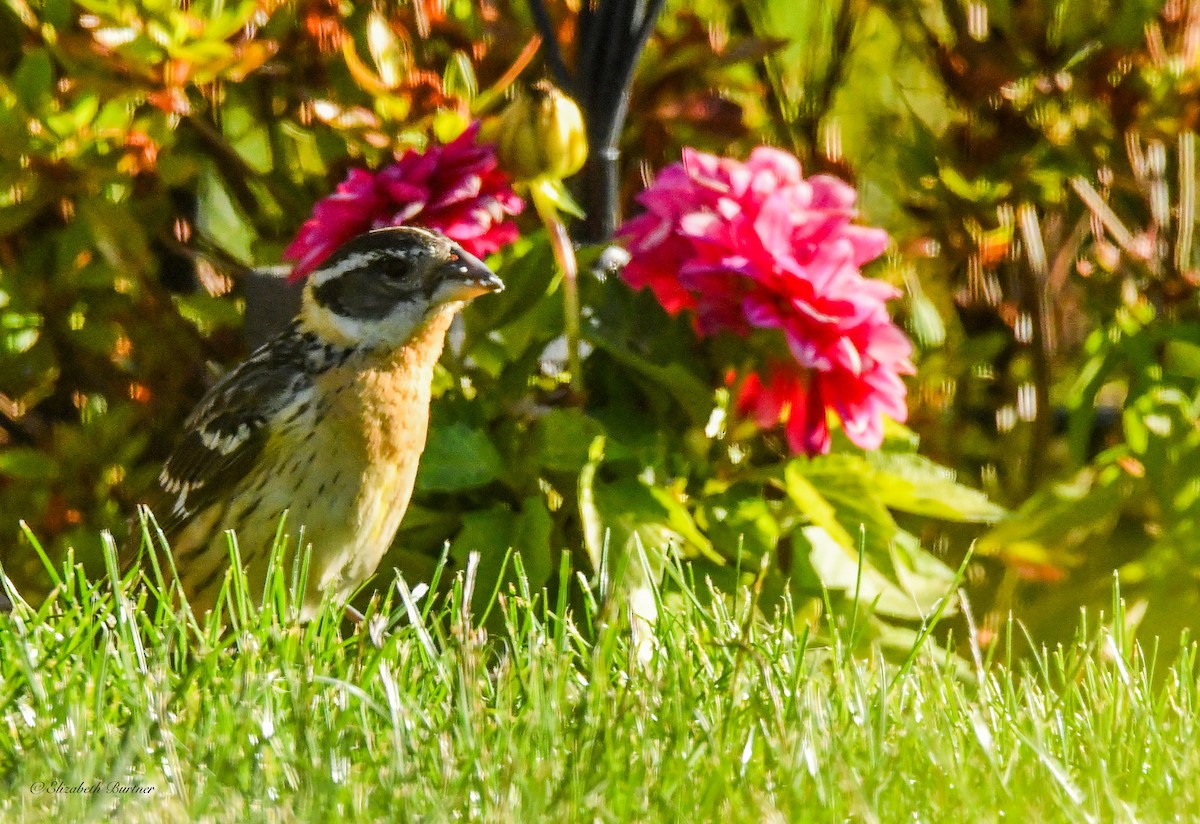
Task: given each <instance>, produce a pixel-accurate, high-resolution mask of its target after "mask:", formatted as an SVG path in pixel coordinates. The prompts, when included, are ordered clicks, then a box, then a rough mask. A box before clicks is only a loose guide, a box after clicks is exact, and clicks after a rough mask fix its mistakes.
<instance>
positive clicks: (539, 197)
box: [531, 184, 583, 398]
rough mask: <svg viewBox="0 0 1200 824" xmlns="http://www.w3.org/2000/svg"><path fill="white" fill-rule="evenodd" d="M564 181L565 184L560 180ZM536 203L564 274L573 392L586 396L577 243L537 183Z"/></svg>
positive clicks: (564, 309)
mask: <svg viewBox="0 0 1200 824" xmlns="http://www.w3.org/2000/svg"><path fill="white" fill-rule="evenodd" d="M560 185H561V184H560ZM531 194H532V195H533V205H534V207H535V208H536V209H537V213H538V216H539V217H541V219H542V223H544V224H545V225H546V231H547V232H548V233H549V235H550V249H551V250H552V251H553V252H554V260H555V262H556V263H557V264H558V268H559V270H561V271H562V274H563V330H564V332H565V333H566V337H567V371H568V373H569V374H570V376H571V394H572V395H574V396H575V397H576V398H581V397H582V396H583V362H582V361H581V360H580V357H579V265H578V263H577V262H576V260H575V246H574V244H572V243H571V236H570V235H569V234H568V233H567V225H566V223H564V222H563V219H562V217H561V216H560V215H559V212H558V207H557V206H556V204H555V203H554V202H553V199H552V198H551V197H548V196H547V192H546V190H545V189H544V188H543V187H542V186H540V185H537V184H535V185H534V186H532V187H531Z"/></svg>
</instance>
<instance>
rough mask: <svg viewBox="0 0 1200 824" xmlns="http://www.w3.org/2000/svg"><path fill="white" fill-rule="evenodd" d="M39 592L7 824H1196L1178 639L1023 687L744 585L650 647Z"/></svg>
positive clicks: (926, 647)
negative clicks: (874, 644) (172, 610)
mask: <svg viewBox="0 0 1200 824" xmlns="http://www.w3.org/2000/svg"><path fill="white" fill-rule="evenodd" d="M56 574H57V577H58V578H59V581H58V591H57V595H56V596H55V597H54V598H52V599H51V600H50V601H48V602H47V604H46V605H45V606H43V607H42V608H41V609H40V610H39V611H38V612H36V613H35V612H33V611H32V610H29V609H27V608H25V607H24V606H23V605H18V608H17V609H16V611H15V612H14V613H13V614H11V615H0V821H4V822H10V821H18V822H19V821H37V822H43V821H59V822H74V821H85V820H119V821H184V820H206V821H239V822H240V821H321V822H325V821H340V820H352V821H359V822H364V821H390V820H396V821H407V820H428V821H450V820H480V821H505V822H508V821H519V822H525V821H747V822H750V821H753V822H760V821H840V820H847V819H852V820H863V821H995V820H1000V819H1004V820H1013V821H1105V822H1107V821H1125V820H1128V821H1135V820H1139V821H1156V820H1168V819H1188V818H1191V817H1193V816H1195V815H1196V811H1197V810H1200V747H1197V743H1196V742H1197V734H1198V733H1200V729H1198V726H1197V720H1198V717H1200V716H1198V712H1197V692H1198V688H1197V669H1196V649H1195V647H1194V646H1192V645H1191V644H1184V646H1183V649H1184V651H1183V653H1181V655H1180V656H1179V658H1178V659H1177V660H1176V661H1174V662H1170V663H1167V662H1155V661H1154V660H1153V655H1151V654H1148V653H1145V652H1143V651H1142V650H1141V649H1140V648H1139V647H1138V646H1136V645H1135V644H1133V643H1131V642H1130V641H1128V639H1126V638H1124V637H1123V636H1122V633H1121V632H1120V631H1119V630H1115V631H1110V630H1108V629H1105V628H1104V627H1095V628H1093V629H1092V630H1088V629H1086V628H1085V629H1083V630H1082V631H1081V635H1080V641H1079V642H1078V643H1077V644H1075V645H1073V646H1071V647H1069V648H1062V649H1057V650H1053V651H1049V652H1046V653H1044V654H1042V655H1040V656H1037V657H1036V658H1034V659H1033V660H1032V661H1029V662H1028V663H1027V665H1025V666H1020V667H1018V666H1017V665H1016V664H1014V663H1013V662H1011V661H1007V660H1004V656H1003V653H999V654H998V655H997V656H996V658H997V659H999V660H986V659H983V658H981V657H979V656H978V654H977V653H978V651H975V652H976V655H974V656H972V655H968V656H966V658H965V659H947V658H946V657H945V656H943V655H941V654H940V653H939V651H938V650H937V648H936V647H934V646H933V645H932V644H930V643H929V642H928V641H926V642H923V643H922V645H921V646H920V647H919V648H917V649H915V650H914V653H915V654H914V655H912V656H910V657H909V659H908V661H907V662H905V663H904V664H899V665H898V664H895V663H887V662H885V661H884V660H883V658H882V656H880V655H877V654H876V655H869V656H867V657H866V658H862V657H855V656H852V655H850V654H849V653H848V652H847V650H848V649H849V648H850V647H851V644H850V643H849V640H851V639H847V638H845V637H844V632H845V631H844V630H829V629H823V630H822V631H821V632H820V633H817V634H813V635H809V634H808V633H807V632H804V631H800V632H797V629H796V626H797V622H796V621H795V620H794V618H793V617H792V616H790V615H789V614H787V611H786V610H785V611H784V612H782V613H780V614H778V615H776V616H775V617H773V618H769V619H765V618H761V617H759V618H755V617H754V615H753V610H752V609H751V607H750V599H751V594H750V593H748V592H747V593H743V597H741V598H738V599H733V598H719V597H718V598H713V597H710V593H708V592H706V591H705V588H704V587H703V586H699V587H697V588H696V589H689V588H688V587H687V586H684V585H681V586H679V587H676V589H678V592H677V593H676V594H674V595H672V596H670V597H669V603H668V604H666V606H665V607H664V608H663V609H662V611H661V615H660V618H659V620H658V622H657V624H656V625H655V627H654V628H653V631H652V636H651V637H649V638H648V637H645V636H643V637H642V638H640V639H634V638H631V634H630V631H629V628H628V622H627V621H625V620H623V616H622V615H621V613H620V610H612V612H611V614H610V613H609V612H608V611H606V610H605V609H604V608H602V607H600V606H597V605H596V604H595V603H591V604H588V605H587V606H585V607H584V608H583V609H581V610H578V611H577V614H575V615H574V616H567V617H566V619H565V620H559V619H558V618H556V617H555V614H556V613H559V614H561V613H562V612H565V611H566V610H565V607H564V606H563V605H562V604H550V605H547V604H546V603H545V601H544V600H543V599H538V598H535V597H532V594H531V593H529V592H525V591H521V588H520V587H519V586H518V587H517V588H515V589H508V590H506V591H504V592H501V593H500V595H499V597H497V598H495V599H494V600H493V602H492V610H493V614H492V615H491V617H490V624H489V625H490V626H492V627H494V628H493V629H492V630H491V631H490V632H484V631H483V630H481V629H479V628H478V627H479V622H478V621H477V620H476V617H475V616H474V615H473V614H471V611H470V610H469V609H467V608H466V607H464V604H468V603H471V600H472V599H471V592H470V589H471V588H472V586H473V581H472V578H471V576H470V574H464V573H458V574H457V576H455V577H454V578H453V580H452V582H451V583H450V585H449V586H448V587H444V588H443V591H444V590H445V589H447V588H448V590H449V593H448V595H447V596H445V597H444V598H435V597H433V596H432V595H431V594H430V593H429V591H427V590H425V588H424V587H418V588H417V590H416V591H415V592H413V591H410V590H409V589H408V587H407V586H406V585H405V584H403V583H402V582H397V585H396V586H394V587H392V588H391V594H390V596H389V597H387V598H386V599H384V601H383V602H381V603H380V604H379V605H378V608H377V609H372V610H370V611H368V617H367V621H366V622H365V623H364V625H363V628H362V630H360V631H359V632H357V633H355V632H349V631H347V630H346V629H345V628H344V627H343V626H342V622H341V620H340V617H339V616H338V615H337V614H336V612H335V611H334V610H333V609H332V608H331V609H330V610H329V611H328V612H327V613H326V614H325V615H324V616H323V617H322V618H321V619H319V620H317V621H315V622H312V623H310V624H308V625H305V626H300V625H298V624H296V623H295V621H294V620H292V619H291V618H289V614H290V612H291V610H290V608H289V607H288V606H287V604H286V598H285V591H286V586H285V576H284V575H282V574H278V575H275V576H274V577H273V585H272V593H271V595H272V597H271V598H270V599H269V603H268V606H267V607H266V608H265V609H263V610H262V611H260V612H259V611H255V610H253V609H251V608H250V606H249V604H248V603H247V602H248V600H249V599H247V598H246V597H245V593H244V592H243V591H242V590H241V589H240V588H239V587H238V586H237V582H236V581H235V582H234V583H235V586H234V588H233V589H232V590H231V592H230V595H231V601H232V602H233V604H234V608H233V610H232V618H231V619H230V623H231V628H230V629H229V630H228V631H227V632H225V633H223V634H221V633H219V632H218V631H217V630H216V629H215V627H212V628H209V629H208V630H201V629H200V628H198V627H196V626H194V625H193V624H191V623H190V622H188V621H186V620H183V619H181V618H178V617H174V616H173V615H171V614H168V613H167V612H166V611H165V610H160V609H159V608H156V607H147V606H145V604H144V596H140V595H138V594H137V593H136V592H132V591H130V592H127V591H125V589H124V587H118V588H114V587H113V585H112V584H111V583H110V582H109V581H100V582H89V581H86V580H85V579H84V578H83V577H82V573H81V572H79V571H78V570H74V569H72V568H71V567H70V565H69V563H68V564H66V565H64V566H63V567H62V568H60V569H59V570H58V571H57V573H56ZM563 574H564V576H567V575H569V573H568V572H567V571H565V570H564V573H563ZM697 590H698V591H697ZM485 600H486V599H485ZM1118 609H1119V604H1118ZM1118 623H1119V622H1118ZM1013 631H1014V632H1015V631H1019V630H1013ZM1001 647H1003V645H1001ZM956 660H957V661H958V663H956ZM963 660H965V661H966V663H965V664H964V663H962V661H963ZM81 787H82V789H86V790H94V789H98V790H99V791H97V792H86V793H84V792H78V790H79V789H80V788H81ZM69 790H75V791H69Z"/></svg>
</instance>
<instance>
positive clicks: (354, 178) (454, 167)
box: [283, 123, 525, 281]
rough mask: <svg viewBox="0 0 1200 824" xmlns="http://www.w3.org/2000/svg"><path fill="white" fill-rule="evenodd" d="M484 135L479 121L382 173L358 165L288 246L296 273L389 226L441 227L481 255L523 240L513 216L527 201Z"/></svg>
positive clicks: (286, 253)
mask: <svg viewBox="0 0 1200 824" xmlns="http://www.w3.org/2000/svg"><path fill="white" fill-rule="evenodd" d="M478 133H479V124H478V123H476V124H473V125H472V126H471V127H470V128H468V129H467V130H466V131H465V132H463V133H462V134H461V135H459V137H457V138H456V139H455V140H453V141H451V142H450V143H447V144H445V145H444V146H437V145H435V146H430V147H429V148H428V149H426V150H425V151H424V152H417V151H412V150H409V151H407V152H405V153H404V155H403V156H402V157H401V158H400V159H399V160H397V161H396V162H394V163H392V164H390V165H388V166H384V167H383V168H382V169H380V170H379V171H377V172H369V171H366V170H364V169H351V170H350V172H349V173H348V174H347V175H346V179H345V180H344V181H342V182H341V183H340V184H338V187H337V190H336V191H335V192H334V193H333V194H331V195H330V196H329V197H326V198H323V199H322V200H319V201H317V204H316V205H315V206H314V207H313V212H312V217H310V218H309V219H308V220H307V221H305V223H304V225H303V226H301V227H300V231H299V232H298V233H297V235H296V238H295V240H293V241H292V242H291V244H289V245H288V247H287V249H285V250H284V252H283V256H284V258H285V259H286V260H293V261H295V266H294V267H293V269H292V274H291V276H290V278H289V279H290V280H293V281H295V280H298V279H300V278H302V277H304V276H305V275H307V274H308V273H309V272H311V271H313V270H314V269H316V268H317V266H319V265H320V264H321V261H323V260H324V259H325V258H326V257H327V256H328V255H329V254H330V253H331V252H332V251H333V250H334V249H336V248H337V247H338V246H340V245H342V244H343V243H345V242H346V241H347V240H349V239H350V238H352V237H354V236H355V235H357V234H360V233H361V232H365V231H367V230H368V229H378V228H380V227H383V226H399V225H400V224H417V225H419V226H424V227H426V228H429V229H437V230H438V231H440V232H443V233H444V234H445V235H446V236H448V237H449V238H451V239H452V240H454V241H456V242H457V243H459V244H460V245H461V246H462V247H463V248H464V249H466V250H467V251H468V252H470V253H471V254H473V255H475V256H477V257H484V256H486V255H490V254H491V253H492V252H495V251H496V250H498V249H500V248H501V247H503V246H506V245H508V244H510V243H512V242H513V241H514V240H516V239H517V225H516V223H514V222H513V221H512V219H511V218H512V217H513V216H514V215H519V214H520V213H521V211H522V210H523V209H524V208H525V203H524V201H522V200H521V198H519V197H517V194H516V193H515V192H514V191H513V189H512V186H511V184H510V183H509V180H508V178H507V177H506V176H505V174H504V172H502V171H501V170H500V168H499V167H498V165H497V163H496V151H495V148H494V147H493V146H491V145H490V144H478V143H476V142H475V140H476V136H477V135H478Z"/></svg>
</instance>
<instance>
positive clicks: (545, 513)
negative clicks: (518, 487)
mask: <svg viewBox="0 0 1200 824" xmlns="http://www.w3.org/2000/svg"><path fill="white" fill-rule="evenodd" d="M553 534H554V519H553V518H551V517H550V510H549V509H548V508H547V507H546V501H545V499H544V498H542V496H540V495H531V496H529V497H528V498H526V499H525V500H524V501H522V502H521V514H520V516H519V517H518V518H517V523H516V526H515V527H514V532H513V549H515V550H517V551H518V552H520V553H521V561H522V563H524V565H525V574H526V576H528V578H529V584H530V586H531V587H533V588H534V589H537V588H538V587H540V586H543V585H544V584H545V583H546V582H548V581H549V580H550V576H551V575H553V574H554V572H555V571H556V570H557V569H558V563H557V560H558V555H557V553H556V552H555V551H554V547H553V546H551V544H550V541H551V536H552V535H553Z"/></svg>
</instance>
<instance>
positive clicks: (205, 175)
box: [196, 163, 256, 264]
mask: <svg viewBox="0 0 1200 824" xmlns="http://www.w3.org/2000/svg"><path fill="white" fill-rule="evenodd" d="M197 199H198V200H199V203H198V205H197V210H196V227H197V228H198V229H199V230H200V231H201V232H203V233H204V235H205V236H206V237H209V238H212V239H213V240H215V241H216V242H218V243H220V244H221V248H223V249H224V250H225V251H227V252H229V253H230V254H231V255H233V256H234V257H236V258H238V259H239V260H240V261H242V262H243V263H245V264H250V263H252V262H253V260H254V255H253V252H252V249H253V245H254V240H255V238H256V233H255V231H254V229H253V228H252V227H251V225H250V221H249V220H247V219H246V217H245V216H244V215H243V214H242V212H241V210H239V209H238V207H237V206H236V205H235V202H234V199H233V198H232V197H231V196H230V194H229V192H228V190H227V189H226V187H225V182H224V181H223V180H222V179H221V174H220V172H218V171H217V169H216V167H215V166H213V165H212V164H211V163H206V164H204V168H203V170H202V171H201V173H200V183H199V188H198V191H197Z"/></svg>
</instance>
